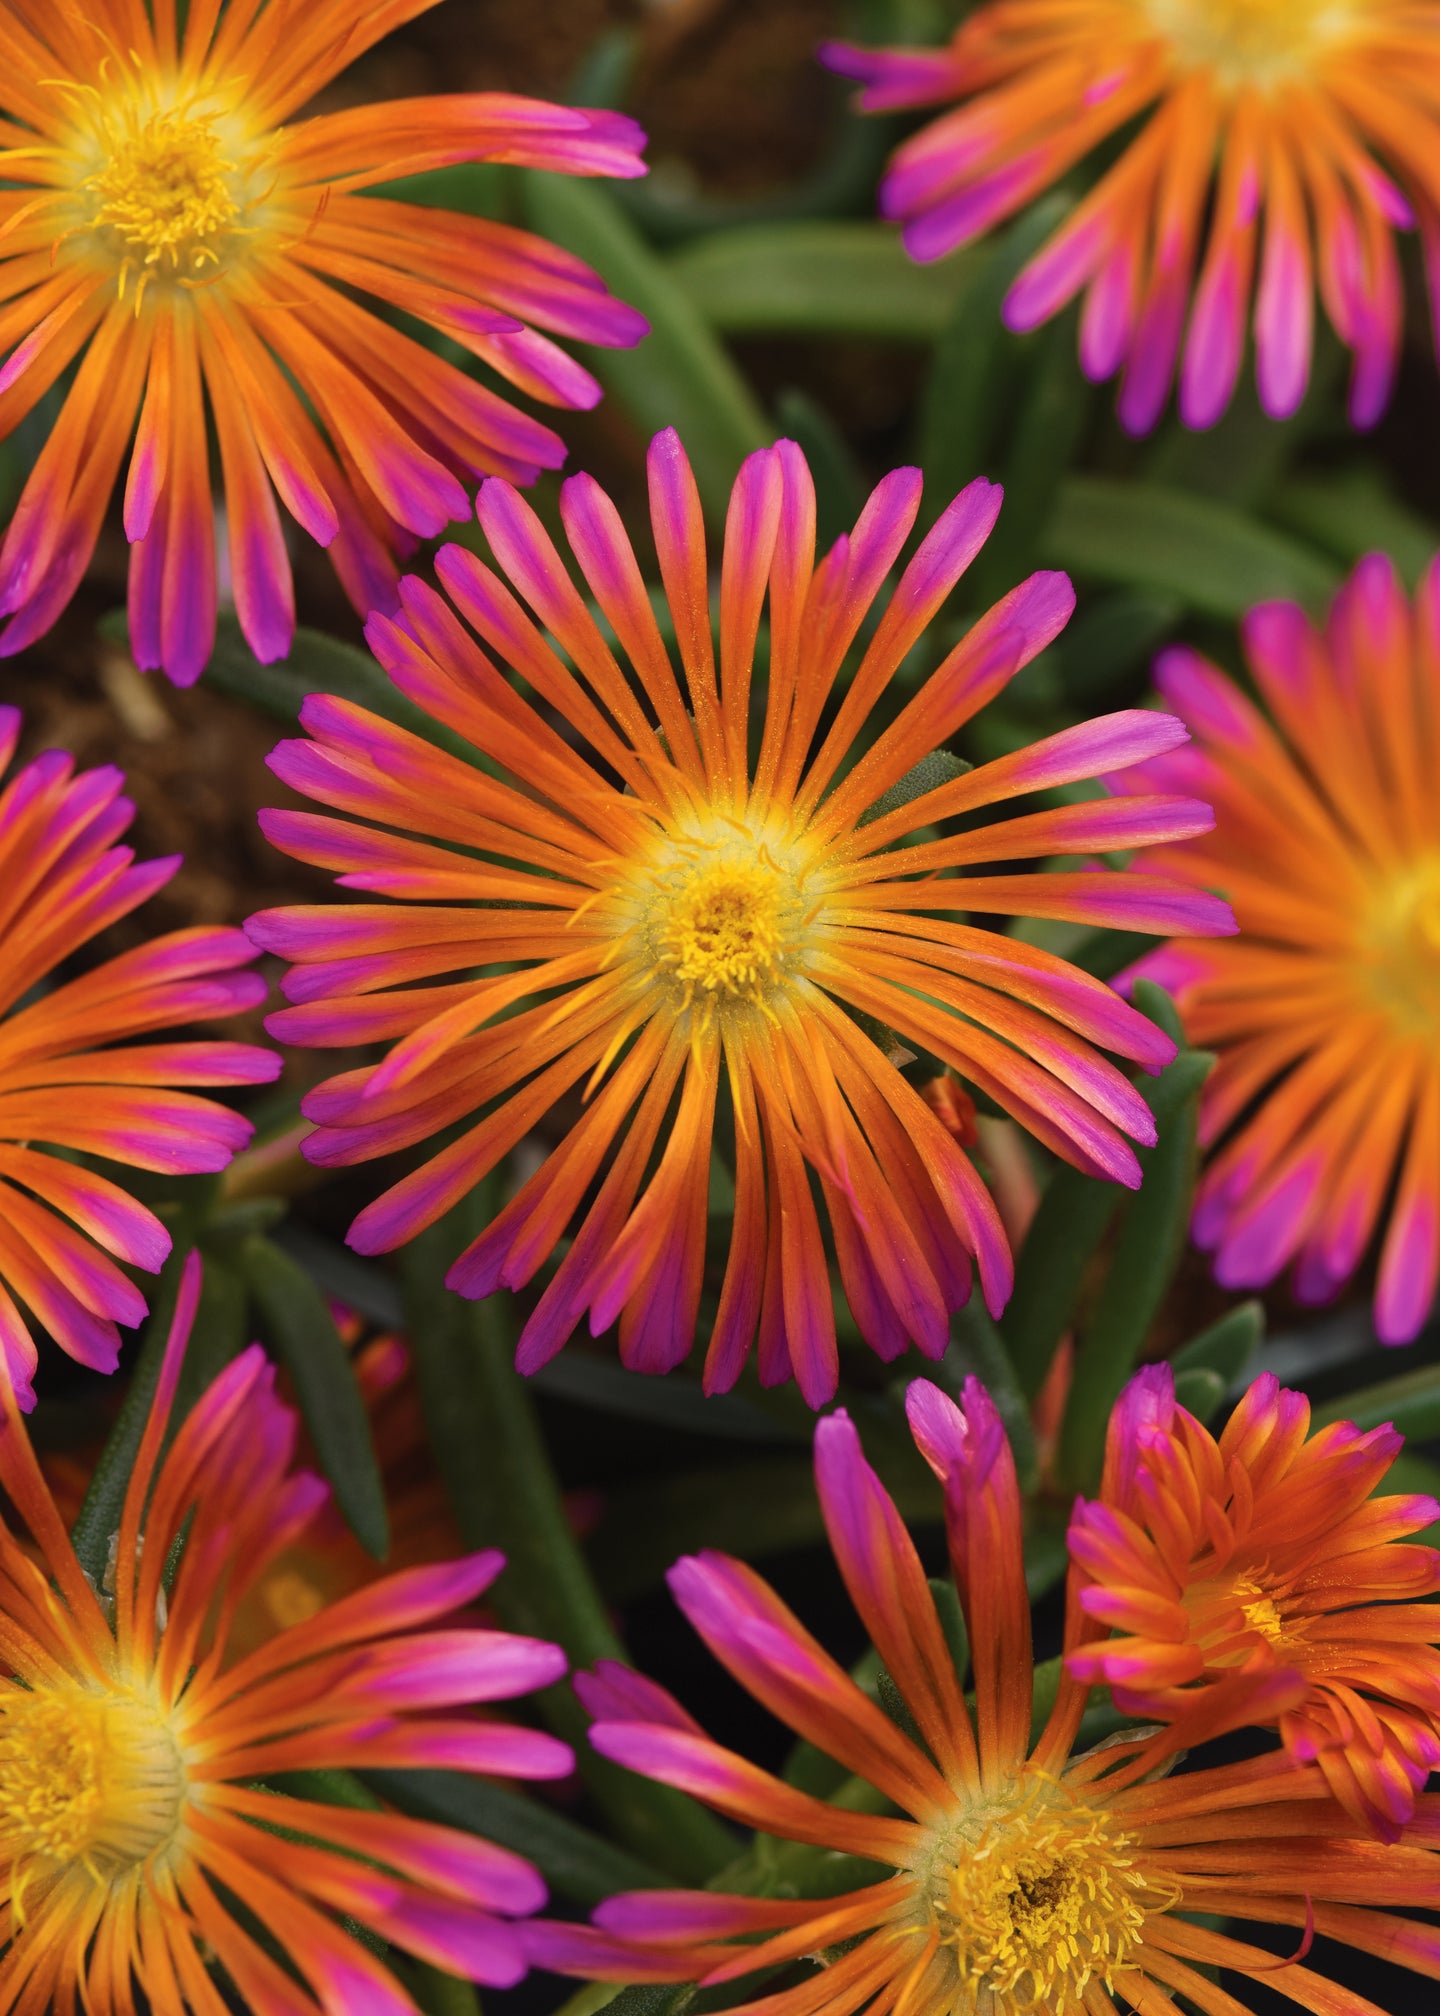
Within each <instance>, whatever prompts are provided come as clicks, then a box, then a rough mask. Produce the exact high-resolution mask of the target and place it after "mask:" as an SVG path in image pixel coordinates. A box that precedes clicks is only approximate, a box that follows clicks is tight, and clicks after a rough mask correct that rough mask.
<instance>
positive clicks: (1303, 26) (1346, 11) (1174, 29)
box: [1135, 0, 1366, 91]
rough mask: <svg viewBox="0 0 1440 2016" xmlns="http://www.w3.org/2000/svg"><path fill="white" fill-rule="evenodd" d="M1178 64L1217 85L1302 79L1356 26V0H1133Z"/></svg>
mask: <svg viewBox="0 0 1440 2016" xmlns="http://www.w3.org/2000/svg"><path fill="white" fill-rule="evenodd" d="M1135 4H1136V5H1137V6H1138V7H1139V9H1140V11H1141V12H1142V14H1143V15H1144V16H1145V18H1146V19H1147V20H1148V21H1149V23H1150V24H1151V26H1152V27H1153V28H1154V30H1155V32H1156V33H1157V34H1158V35H1160V36H1161V37H1162V38H1163V39H1164V41H1165V42H1167V43H1168V44H1169V46H1170V49H1171V52H1172V54H1173V56H1174V59H1175V61H1176V63H1177V65H1178V66H1179V67H1180V68H1181V69H1182V70H1204V71H1208V72H1209V73H1210V74H1211V75H1212V76H1213V77H1214V79H1215V82H1216V83H1217V84H1218V85H1219V86H1220V88H1221V89H1222V90H1225V91H1238V90H1240V89H1242V88H1243V87H1244V86H1246V85H1250V86H1252V87H1254V88H1256V89H1259V90H1262V91H1268V90H1272V89H1274V88H1275V87H1276V86H1277V85H1280V84H1284V83H1286V82H1287V81H1289V80H1290V79H1292V78H1296V77H1303V76H1304V75H1306V73H1307V72H1308V71H1310V70H1311V69H1312V67H1313V65H1314V63H1315V61H1316V59H1317V57H1319V56H1321V55H1323V54H1324V53H1325V52H1326V51H1327V50H1330V49H1332V48H1334V47H1335V46H1336V45H1337V44H1340V43H1343V42H1344V41H1346V40H1347V39H1348V38H1349V37H1350V36H1351V35H1352V34H1353V33H1354V32H1355V30H1356V29H1358V28H1361V27H1363V25H1364V20H1365V13H1366V8H1365V5H1364V0H1135Z"/></svg>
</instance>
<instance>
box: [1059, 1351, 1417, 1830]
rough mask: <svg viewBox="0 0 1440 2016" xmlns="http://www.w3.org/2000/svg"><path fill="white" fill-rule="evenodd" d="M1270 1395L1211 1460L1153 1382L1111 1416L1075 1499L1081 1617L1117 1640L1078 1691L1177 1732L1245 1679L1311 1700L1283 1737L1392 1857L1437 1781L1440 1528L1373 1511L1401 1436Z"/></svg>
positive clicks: (1138, 1380) (1288, 1716)
mask: <svg viewBox="0 0 1440 2016" xmlns="http://www.w3.org/2000/svg"><path fill="white" fill-rule="evenodd" d="M1309 1426H1310V1402H1309V1401H1308V1400H1307V1399H1306V1397H1305V1395H1304V1394H1303V1393H1291V1392H1289V1391H1287V1390H1286V1389H1285V1388H1284V1387H1282V1386H1281V1385H1280V1384H1279V1382H1278V1380H1276V1379H1275V1377H1274V1375H1273V1374H1270V1373H1267V1374H1266V1375H1265V1376H1264V1377H1263V1378H1260V1379H1257V1380H1256V1381H1255V1383H1254V1384H1253V1385H1252V1386H1251V1388H1250V1390H1249V1392H1248V1393H1247V1394H1246V1395H1245V1398H1244V1399H1243V1400H1242V1401H1241V1402H1240V1405H1239V1406H1238V1407H1237V1408H1236V1409H1235V1412H1234V1413H1233V1414H1232V1415H1231V1417H1230V1419H1229V1421H1228V1422H1227V1423H1226V1425H1225V1429H1224V1432H1223V1433H1222V1434H1221V1436H1220V1438H1219V1440H1218V1441H1217V1440H1216V1438H1215V1437H1214V1436H1212V1435H1211V1434H1210V1432H1209V1430H1208V1429H1207V1428H1205V1427H1203V1426H1202V1425H1201V1423H1200V1422H1198V1421H1197V1420H1196V1419H1195V1417H1194V1416H1193V1415H1192V1414H1189V1413H1187V1412H1186V1410H1185V1409H1184V1408H1183V1407H1179V1406H1177V1405H1176V1403H1175V1381H1174V1377H1173V1375H1172V1374H1171V1371H1170V1368H1169V1366H1168V1365H1153V1366H1147V1367H1146V1368H1145V1369H1144V1370H1143V1371H1142V1372H1140V1373H1138V1374H1137V1375H1136V1377H1135V1379H1134V1380H1133V1381H1132V1382H1131V1384H1130V1385H1129V1386H1128V1387H1127V1388H1126V1390H1125V1392H1124V1393H1123V1394H1122V1395H1121V1397H1120V1401H1119V1404H1118V1405H1117V1407H1116V1409H1115V1412H1114V1414H1113V1415H1112V1416H1111V1421H1110V1433H1109V1440H1108V1445H1107V1449H1106V1462H1105V1476H1104V1480H1103V1482H1102V1485H1101V1490H1100V1496H1099V1498H1098V1500H1096V1502H1095V1503H1093V1504H1088V1505H1087V1504H1086V1503H1085V1501H1084V1500H1083V1499H1081V1500H1079V1501H1078V1502H1077V1504H1076V1508H1075V1516H1074V1518H1073V1520H1072V1522H1071V1526H1070V1553H1071V1556H1072V1558H1073V1559H1074V1560H1075V1561H1076V1562H1077V1563H1078V1564H1079V1567H1080V1568H1081V1570H1082V1571H1083V1577H1082V1588H1081V1593H1080V1599H1079V1600H1080V1603H1081V1605H1082V1607H1083V1608H1084V1610H1085V1611H1086V1613H1087V1614H1088V1615H1089V1616H1092V1617H1098V1618H1099V1619H1100V1620H1101V1622H1102V1623H1104V1624H1107V1625H1109V1626H1111V1627H1112V1628H1113V1629H1114V1631H1115V1632H1116V1633H1117V1634H1118V1635H1116V1636H1113V1637H1110V1638H1106V1639H1103V1640H1101V1641H1100V1642H1098V1643H1096V1644H1093V1645H1088V1646H1086V1647H1084V1648H1083V1649H1082V1650H1081V1651H1079V1652H1076V1653H1073V1654H1072V1655H1071V1659H1070V1669H1071V1671H1072V1672H1073V1673H1074V1674H1075V1675H1076V1676H1077V1677H1078V1678H1080V1679H1084V1680H1090V1681H1106V1682H1108V1683H1109V1685H1110V1686H1111V1687H1112V1688H1113V1690H1114V1692H1115V1698H1116V1700H1117V1701H1118V1702H1119V1703H1120V1705H1121V1706H1122V1707H1124V1708H1126V1709H1127V1710H1129V1711H1131V1712H1134V1713H1136V1714H1145V1715H1159V1716H1163V1717H1165V1718H1166V1719H1167V1720H1168V1719H1171V1718H1173V1717H1174V1716H1175V1715H1177V1714H1184V1713H1185V1712H1186V1710H1187V1709H1188V1707H1189V1706H1190V1705H1191V1703H1192V1702H1193V1701H1194V1699H1195V1696H1196V1693H1197V1690H1200V1689H1203V1688H1205V1687H1210V1686H1215V1685H1218V1684H1220V1683H1221V1682H1223V1681H1224V1680H1225V1679H1226V1678H1227V1676H1229V1675H1230V1674H1232V1673H1233V1672H1234V1671H1235V1669H1236V1668H1237V1667H1241V1666H1245V1667H1247V1668H1253V1667H1257V1666H1260V1667H1263V1666H1266V1665H1270V1666H1289V1667H1293V1668H1294V1669H1295V1670H1296V1671H1298V1672H1299V1673H1301V1674H1303V1675H1304V1677H1305V1679H1306V1681H1307V1682H1308V1683H1309V1684H1308V1690H1307V1692H1306V1695H1305V1698H1304V1700H1303V1701H1301V1702H1300V1703H1298V1704H1297V1705H1296V1706H1295V1707H1293V1708H1291V1709H1290V1710H1288V1711H1287V1712H1286V1713H1285V1714H1284V1715H1283V1716H1282V1717H1281V1721H1280V1734H1281V1737H1282V1739H1283V1741H1284V1744H1285V1747H1286V1749H1287V1750H1288V1751H1289V1753H1290V1755H1291V1756H1292V1757H1294V1758H1296V1759H1297V1760H1302V1761H1303V1760H1308V1759H1310V1758H1315V1759H1317V1760H1318V1762H1319V1765H1320V1768H1321V1770H1322V1771H1323V1772H1324V1774H1325V1778H1326V1781H1327V1782H1328V1784H1329V1786H1330V1790H1331V1792H1332V1793H1333V1794H1334V1796H1335V1797H1336V1798H1337V1799H1338V1800H1339V1801H1340V1802H1341V1804H1342V1805H1343V1806H1345V1807H1346V1809H1347V1810H1348V1811H1349V1812H1351V1813H1354V1814H1356V1815H1357V1816H1358V1817H1359V1818H1361V1819H1363V1820H1365V1821H1367V1822H1369V1823H1370V1824H1372V1825H1373V1826H1374V1827H1375V1828H1376V1829H1377V1830H1379V1831H1381V1832H1383V1833H1386V1834H1388V1835H1389V1836H1391V1837H1392V1838H1394V1835H1395V1831H1396V1829H1397V1828H1399V1827H1400V1826H1402V1825H1403V1824H1404V1823H1405V1822H1406V1821H1407V1820H1410V1819H1411V1818H1412V1817H1413V1815H1414V1811H1415V1796H1416V1794H1417V1792H1419V1791H1420V1790H1421V1789H1422V1788H1423V1787H1424V1784H1425V1781H1426V1779H1427V1778H1428V1777H1429V1775H1430V1772H1431V1771H1432V1769H1433V1768H1434V1767H1435V1766H1436V1765H1437V1764H1440V1651H1437V1650H1436V1645H1437V1643H1440V1609H1437V1608H1436V1607H1435V1605H1434V1604H1432V1603H1428V1602H1424V1601H1421V1600H1418V1599H1421V1598H1424V1597H1429V1596H1433V1595H1434V1594H1435V1592H1436V1590H1440V1553H1437V1552H1436V1551H1435V1549H1434V1548H1432V1547H1417V1546H1413V1545H1407V1544H1405V1543H1406V1542H1407V1541H1408V1540H1409V1539H1410V1537H1411V1536H1412V1535H1414V1534H1415V1533H1417V1532H1419V1531H1420V1530H1421V1529H1422V1528H1423V1527H1425V1526H1428V1525H1430V1524H1431V1523H1432V1522H1433V1521H1435V1520H1436V1519H1440V1505H1437V1503H1436V1502H1435V1500H1434V1499H1433V1498H1428V1497H1425V1496H1423V1495H1420V1494H1412V1493H1405V1494H1397V1495H1391V1496H1386V1497H1374V1496H1372V1493H1374V1492H1375V1491H1376V1490H1377V1489H1378V1488H1379V1487H1380V1486H1381V1485H1382V1484H1383V1482H1384V1479H1385V1474H1386V1472H1387V1471H1388V1470H1389V1468H1390V1466H1391V1464H1392V1463H1393V1462H1394V1460H1395V1458H1396V1456H1397V1455H1398V1454H1399V1452H1400V1448H1401V1445H1402V1443H1403V1440H1404V1437H1403V1436H1401V1435H1400V1434H1399V1433H1397V1431H1396V1430H1395V1429H1394V1428H1393V1427H1390V1426H1385V1427H1382V1428H1373V1429H1371V1430H1370V1432H1369V1433H1368V1434H1362V1433H1361V1432H1360V1430H1359V1429H1357V1428H1354V1427H1352V1426H1351V1425H1350V1424H1349V1423H1348V1422H1336V1423H1334V1424H1333V1425H1332V1426H1330V1427H1328V1428H1323V1429H1321V1430H1320V1432H1319V1433H1318V1434H1317V1435H1314V1436H1308V1434H1307V1431H1308V1429H1309Z"/></svg>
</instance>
